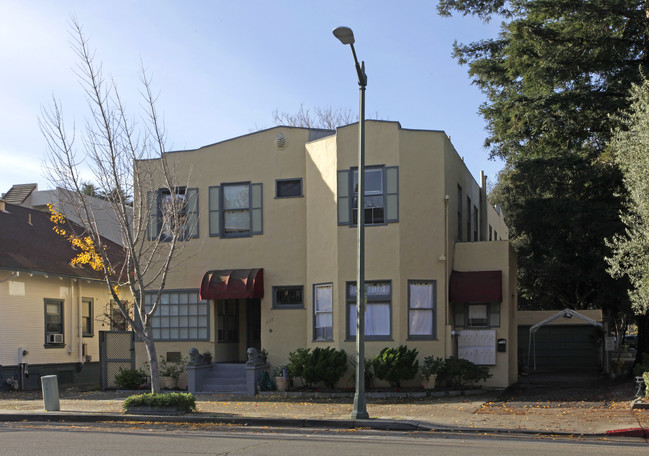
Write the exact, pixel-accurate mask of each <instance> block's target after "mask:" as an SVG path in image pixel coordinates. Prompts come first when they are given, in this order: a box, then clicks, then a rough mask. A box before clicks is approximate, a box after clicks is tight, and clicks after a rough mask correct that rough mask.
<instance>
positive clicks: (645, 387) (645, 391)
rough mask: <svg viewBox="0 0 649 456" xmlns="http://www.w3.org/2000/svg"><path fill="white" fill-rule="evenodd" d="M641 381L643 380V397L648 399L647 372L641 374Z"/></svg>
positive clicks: (648, 375)
mask: <svg viewBox="0 0 649 456" xmlns="http://www.w3.org/2000/svg"><path fill="white" fill-rule="evenodd" d="M642 380H644V397H645V399H649V372H644V373H643V374H642Z"/></svg>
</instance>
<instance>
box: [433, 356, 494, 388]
mask: <svg viewBox="0 0 649 456" xmlns="http://www.w3.org/2000/svg"><path fill="white" fill-rule="evenodd" d="M489 377H491V374H490V373H489V368H488V367H487V366H477V365H475V364H474V363H472V362H471V361H468V360H466V359H458V358H453V357H451V358H449V359H447V360H446V361H445V362H444V368H443V369H442V370H441V371H440V373H439V374H438V378H441V379H442V380H446V381H447V382H448V384H449V385H450V386H455V387H462V386H466V385H473V384H474V383H477V382H480V381H485V380H487V379H488V378H489Z"/></svg>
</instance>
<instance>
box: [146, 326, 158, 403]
mask: <svg viewBox="0 0 649 456" xmlns="http://www.w3.org/2000/svg"><path fill="white" fill-rule="evenodd" d="M144 334H145V337H143V338H142V341H143V342H144V345H145V346H146V353H147V356H148V357H149V373H150V374H151V392H152V393H159V392H160V375H159V370H158V355H157V353H156V350H155V341H154V340H153V334H152V331H151V328H150V327H147V328H144Z"/></svg>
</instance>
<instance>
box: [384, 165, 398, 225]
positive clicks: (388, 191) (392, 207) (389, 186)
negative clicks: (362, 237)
mask: <svg viewBox="0 0 649 456" xmlns="http://www.w3.org/2000/svg"><path fill="white" fill-rule="evenodd" d="M385 214H386V216H385V221H386V222H387V223H394V222H398V221H399V167H398V166H386V167H385Z"/></svg>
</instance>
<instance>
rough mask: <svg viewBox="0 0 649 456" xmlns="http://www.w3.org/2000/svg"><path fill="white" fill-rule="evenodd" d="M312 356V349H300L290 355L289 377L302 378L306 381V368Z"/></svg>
mask: <svg viewBox="0 0 649 456" xmlns="http://www.w3.org/2000/svg"><path fill="white" fill-rule="evenodd" d="M310 356H311V349H310V348H298V349H297V350H295V351H294V352H291V353H289V354H288V365H287V366H286V367H287V368H288V375H290V376H291V377H300V378H301V379H302V380H304V366H306V364H307V363H308V362H309V357H310Z"/></svg>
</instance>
